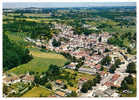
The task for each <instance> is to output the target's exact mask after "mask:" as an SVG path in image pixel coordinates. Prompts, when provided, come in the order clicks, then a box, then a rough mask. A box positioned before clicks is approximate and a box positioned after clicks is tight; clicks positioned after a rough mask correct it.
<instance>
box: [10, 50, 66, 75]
mask: <svg viewBox="0 0 139 100" xmlns="http://www.w3.org/2000/svg"><path fill="white" fill-rule="evenodd" d="M30 52H31V54H32V55H33V57H34V58H33V59H32V60H31V61H29V62H28V63H26V64H22V65H20V66H17V67H15V68H13V69H11V70H9V71H8V73H15V74H17V75H19V74H24V73H27V72H29V71H33V72H38V73H40V74H41V73H42V72H45V71H47V70H48V68H49V65H50V64H54V65H58V66H63V65H64V64H65V62H66V61H67V59H66V58H64V57H63V56H62V55H59V54H55V53H44V52H41V51H39V50H38V49H30Z"/></svg>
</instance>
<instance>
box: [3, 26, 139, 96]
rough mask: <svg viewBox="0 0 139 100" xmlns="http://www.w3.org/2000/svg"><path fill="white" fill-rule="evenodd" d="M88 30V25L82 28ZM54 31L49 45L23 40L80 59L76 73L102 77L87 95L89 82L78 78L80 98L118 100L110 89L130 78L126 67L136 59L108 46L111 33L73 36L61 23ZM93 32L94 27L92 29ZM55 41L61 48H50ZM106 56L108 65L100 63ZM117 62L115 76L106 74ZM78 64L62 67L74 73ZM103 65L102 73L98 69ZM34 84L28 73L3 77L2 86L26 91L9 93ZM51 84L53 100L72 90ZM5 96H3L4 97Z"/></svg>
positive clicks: (121, 49) (54, 83)
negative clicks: (110, 99)
mask: <svg viewBox="0 0 139 100" xmlns="http://www.w3.org/2000/svg"><path fill="white" fill-rule="evenodd" d="M84 26H86V27H87V25H84ZM55 29H60V30H61V32H60V33H59V34H56V35H53V38H52V39H51V40H49V43H46V42H45V40H39V39H38V40H33V39H31V38H29V37H27V38H26V39H25V40H26V41H28V42H32V43H34V44H35V45H36V46H37V47H42V46H43V47H45V48H46V50H51V51H55V52H56V53H60V52H64V53H69V54H70V55H71V56H74V57H75V58H76V59H80V58H82V59H83V61H84V64H83V65H82V66H80V67H79V69H78V72H79V73H85V74H89V75H95V74H96V73H99V75H100V76H101V81H100V83H97V84H96V86H93V87H92V89H91V90H89V91H88V92H87V93H82V92H81V88H82V85H83V84H84V83H85V82H87V81H88V80H89V79H87V78H86V77H82V78H81V79H79V82H78V84H79V86H78V89H77V90H76V93H77V94H78V96H79V97H119V96H120V94H119V93H118V92H117V90H113V89H111V87H112V86H113V87H120V86H121V83H122V81H123V80H124V78H125V77H127V76H128V75H129V73H127V72H126V69H127V65H128V64H129V63H130V62H135V63H136V56H135V55H130V54H128V53H127V50H126V49H125V48H120V47H117V46H113V45H110V44H108V43H107V41H108V39H109V38H110V37H111V34H110V33H108V32H102V33H100V34H96V33H92V34H90V35H88V36H86V35H84V34H82V35H75V34H74V32H73V30H72V27H71V26H67V25H64V24H55ZM94 29H96V28H94ZM54 39H55V40H56V41H60V42H61V45H59V46H57V47H55V46H53V43H52V42H53V41H54ZM106 56H109V57H111V61H110V64H109V65H102V64H101V61H102V60H103V59H105V57H106ZM116 59H120V62H121V64H120V65H119V68H116V70H115V71H114V73H111V72H109V69H110V67H111V65H112V64H115V60H116ZM77 64H78V62H70V64H68V65H65V66H63V68H64V69H71V70H72V71H75V69H76V67H77V66H76V65H77ZM102 66H103V70H101V68H102ZM104 69H105V70H104ZM132 76H133V77H136V76H135V74H132ZM33 81H34V76H33V75H31V74H30V73H27V74H26V75H20V76H17V75H14V74H11V75H6V74H4V75H3V83H4V84H6V85H7V86H10V85H12V84H15V83H20V82H21V83H23V84H24V87H25V88H21V87H20V89H15V90H13V89H12V90H11V91H10V92H9V93H8V94H7V95H9V94H10V93H13V92H14V93H15V94H16V92H20V93H21V94H23V93H24V92H26V91H28V90H29V87H31V86H32V82H33ZM51 83H52V84H53V86H54V87H53V91H55V93H54V95H52V97H53V96H54V97H65V96H67V95H68V94H70V93H71V92H72V91H69V90H68V89H63V85H64V84H63V82H62V80H56V81H55V82H54V81H52V82H51ZM4 96H6V94H4Z"/></svg>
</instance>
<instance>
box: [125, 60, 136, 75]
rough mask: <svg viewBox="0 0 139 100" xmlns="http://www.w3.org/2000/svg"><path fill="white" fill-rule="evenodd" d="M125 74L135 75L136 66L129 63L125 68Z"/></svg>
mask: <svg viewBox="0 0 139 100" xmlns="http://www.w3.org/2000/svg"><path fill="white" fill-rule="evenodd" d="M126 72H127V73H136V64H135V63H134V62H131V63H129V64H128V66H127V69H126Z"/></svg>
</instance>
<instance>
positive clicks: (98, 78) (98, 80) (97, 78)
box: [95, 73, 101, 83]
mask: <svg viewBox="0 0 139 100" xmlns="http://www.w3.org/2000/svg"><path fill="white" fill-rule="evenodd" d="M95 79H96V83H100V80H101V76H100V74H99V73H96V78H95Z"/></svg>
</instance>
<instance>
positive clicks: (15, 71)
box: [2, 2, 137, 98]
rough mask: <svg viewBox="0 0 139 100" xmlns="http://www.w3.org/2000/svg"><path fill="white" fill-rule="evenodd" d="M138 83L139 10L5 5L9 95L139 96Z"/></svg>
mask: <svg viewBox="0 0 139 100" xmlns="http://www.w3.org/2000/svg"><path fill="white" fill-rule="evenodd" d="M123 3H124V2H123ZM136 79H137V76H136V6H129V5H127V6H101V7H98V6H96V7H95V6H89V7H57V8H56V7H50V8H49V7H24V8H20V7H19V8H18V7H17V8H6V7H3V76H2V80H3V83H2V84H3V97H6V98H7V97H21V98H23V97H92V98H94V97H96V98H97V97H136Z"/></svg>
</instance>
